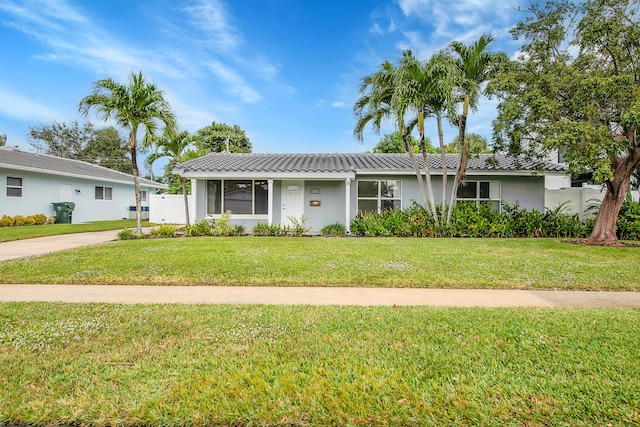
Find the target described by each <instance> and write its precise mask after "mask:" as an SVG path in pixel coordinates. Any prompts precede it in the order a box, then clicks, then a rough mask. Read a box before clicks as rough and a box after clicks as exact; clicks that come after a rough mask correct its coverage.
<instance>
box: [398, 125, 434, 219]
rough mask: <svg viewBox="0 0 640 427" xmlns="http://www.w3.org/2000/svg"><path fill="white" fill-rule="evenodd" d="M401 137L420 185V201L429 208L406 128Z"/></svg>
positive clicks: (420, 173)
mask: <svg viewBox="0 0 640 427" xmlns="http://www.w3.org/2000/svg"><path fill="white" fill-rule="evenodd" d="M402 139H403V140H404V147H405V149H406V151H407V153H409V157H410V158H411V163H412V164H413V169H414V170H415V172H416V178H418V185H419V186H420V193H421V194H422V202H423V203H424V206H425V208H427V209H428V208H429V199H428V198H427V192H426V190H425V188H424V180H423V179H422V172H421V171H420V166H419V165H418V162H417V161H416V156H415V154H413V150H412V149H411V145H410V144H409V138H408V137H407V135H406V130H405V131H404V132H403V133H402Z"/></svg>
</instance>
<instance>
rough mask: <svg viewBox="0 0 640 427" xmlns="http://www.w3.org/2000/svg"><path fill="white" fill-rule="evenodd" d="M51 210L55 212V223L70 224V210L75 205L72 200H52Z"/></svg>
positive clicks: (71, 210)
mask: <svg viewBox="0 0 640 427" xmlns="http://www.w3.org/2000/svg"><path fill="white" fill-rule="evenodd" d="M51 204H52V205H53V210H54V212H55V213H56V223H57V224H71V212H73V209H74V208H75V207H76V204H75V203H73V202H53V203H51Z"/></svg>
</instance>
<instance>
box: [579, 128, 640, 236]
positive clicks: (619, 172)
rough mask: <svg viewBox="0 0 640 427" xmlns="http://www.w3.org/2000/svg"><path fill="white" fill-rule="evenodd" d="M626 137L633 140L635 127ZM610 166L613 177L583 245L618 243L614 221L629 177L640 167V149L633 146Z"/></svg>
mask: <svg viewBox="0 0 640 427" xmlns="http://www.w3.org/2000/svg"><path fill="white" fill-rule="evenodd" d="M627 137H628V139H629V140H630V141H634V140H635V127H632V129H630V130H629V135H627ZM612 165H613V167H614V168H615V169H614V171H613V177H612V178H611V180H610V181H607V191H606V192H605V193H604V198H603V199H602V204H601V205H600V210H599V211H598V215H597V216H596V223H595V224H594V226H593V232H592V233H591V236H589V237H588V238H586V239H585V240H584V243H587V244H590V245H616V244H617V243H618V237H617V236H616V221H617V219H618V214H619V213H620V207H621V206H622V203H623V202H624V199H625V197H626V196H627V193H628V192H629V186H630V184H631V175H633V173H634V172H635V171H636V170H637V169H638V167H640V147H638V146H635V148H632V149H631V150H629V155H627V156H626V157H624V158H619V157H617V158H614V159H612Z"/></svg>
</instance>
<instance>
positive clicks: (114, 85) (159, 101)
mask: <svg viewBox="0 0 640 427" xmlns="http://www.w3.org/2000/svg"><path fill="white" fill-rule="evenodd" d="M91 109H94V110H96V114H97V116H98V118H100V119H101V120H104V121H107V120H110V119H114V120H115V121H116V122H117V123H118V125H119V126H122V127H123V128H125V129H127V130H128V131H129V149H130V153H131V166H132V169H133V183H134V189H135V196H136V230H137V232H138V234H142V223H141V215H140V206H141V197H140V172H139V170H138V153H137V150H138V130H139V129H141V128H143V129H144V136H143V138H142V147H148V146H150V145H151V143H152V141H153V138H154V137H155V136H156V132H157V130H158V126H159V125H160V124H161V123H162V124H163V125H164V126H165V128H167V127H168V128H171V127H173V126H174V125H175V117H174V116H173V113H172V112H171V108H170V107H169V103H168V102H167V101H166V99H165V97H164V93H163V92H162V91H161V90H160V89H159V88H158V87H157V86H156V85H155V84H153V83H148V82H147V81H145V79H144V76H143V75H142V72H139V73H138V74H135V73H131V76H130V78H129V84H128V85H123V84H121V83H118V82H116V81H114V80H113V79H111V78H107V79H103V80H98V81H97V82H95V83H94V85H93V90H92V92H91V93H90V94H89V95H87V96H85V97H84V98H82V100H81V101H80V104H79V105H78V110H79V111H80V113H82V115H83V116H85V117H86V116H87V114H88V113H89V110H91Z"/></svg>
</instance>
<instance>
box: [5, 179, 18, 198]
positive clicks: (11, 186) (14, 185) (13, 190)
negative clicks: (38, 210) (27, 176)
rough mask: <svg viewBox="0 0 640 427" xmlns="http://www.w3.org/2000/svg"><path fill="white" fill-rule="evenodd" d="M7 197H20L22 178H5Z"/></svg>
mask: <svg viewBox="0 0 640 427" xmlns="http://www.w3.org/2000/svg"><path fill="white" fill-rule="evenodd" d="M7 197H22V178H13V177H10V176H8V177H7Z"/></svg>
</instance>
